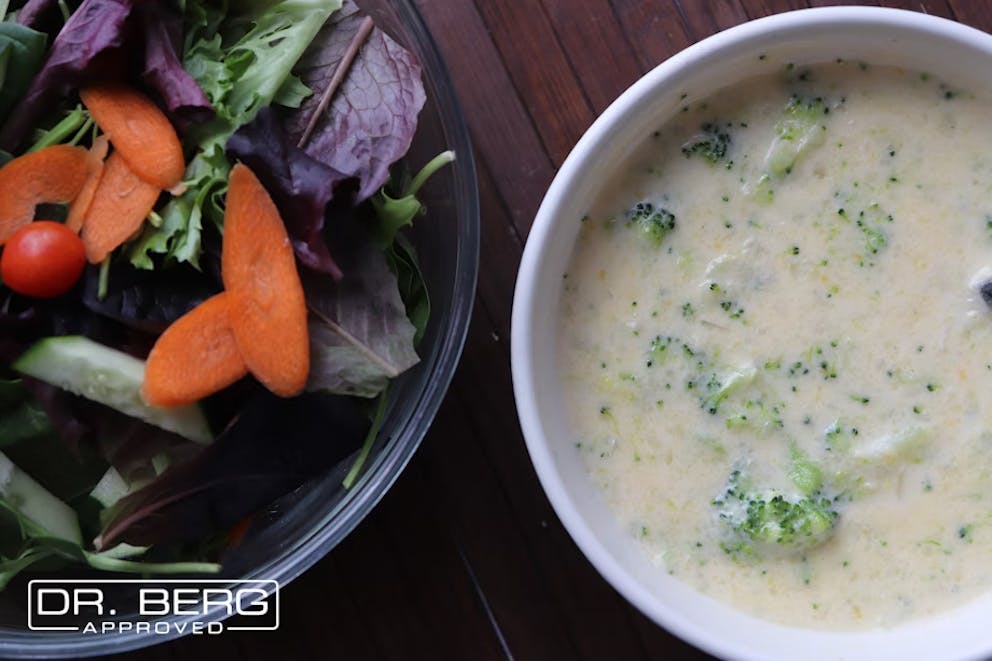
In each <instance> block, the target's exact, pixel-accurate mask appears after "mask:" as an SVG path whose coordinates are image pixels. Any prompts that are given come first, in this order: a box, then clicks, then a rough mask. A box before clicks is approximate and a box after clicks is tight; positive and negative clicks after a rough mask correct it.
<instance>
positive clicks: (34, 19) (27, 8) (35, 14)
mask: <svg viewBox="0 0 992 661" xmlns="http://www.w3.org/2000/svg"><path fill="white" fill-rule="evenodd" d="M58 14H59V2H58V0H28V1H27V2H25V3H24V6H23V7H21V9H20V10H19V11H18V12H17V22H18V23H20V24H21V25H23V26H25V27H29V28H31V29H32V30H40V31H42V32H45V31H46V30H45V28H46V26H48V25H51V24H52V23H53V22H54V21H55V19H56V17H57V16H58Z"/></svg>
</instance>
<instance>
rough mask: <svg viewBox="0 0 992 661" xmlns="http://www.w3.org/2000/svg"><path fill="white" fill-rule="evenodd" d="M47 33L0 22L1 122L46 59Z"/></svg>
mask: <svg viewBox="0 0 992 661" xmlns="http://www.w3.org/2000/svg"><path fill="white" fill-rule="evenodd" d="M47 45H48V37H47V36H45V34H44V33H41V32H36V31H34V30H32V29H31V28H28V27H24V26H23V25H18V24H16V23H7V22H4V23H0V122H2V121H3V120H4V119H5V118H6V117H7V115H8V114H10V111H11V110H12V109H13V108H14V106H15V104H16V103H17V101H18V100H19V99H20V98H21V96H22V95H23V94H24V93H25V92H26V91H27V89H28V85H30V84H31V78H32V76H34V74H35V73H36V72H37V71H38V69H40V68H41V63H42V61H43V60H44V59H45V47H46V46H47Z"/></svg>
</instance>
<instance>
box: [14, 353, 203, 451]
mask: <svg viewBox="0 0 992 661" xmlns="http://www.w3.org/2000/svg"><path fill="white" fill-rule="evenodd" d="M13 368H14V369H15V370H17V371H18V372H21V373H23V374H27V375H28V376H33V377H34V378H36V379H41V380H42V381H45V382H46V383H50V384H52V385H53V386H57V387H59V388H62V389H63V390H68V391H69V392H71V393H74V394H76V395H81V396H82V397H85V398H86V399H91V400H93V401H94V402H99V403H100V404H106V405H107V406H109V407H111V408H114V409H117V410H118V411H120V412H121V413H124V414H126V415H129V416H131V417H134V418H139V419H141V420H144V421H145V422H147V423H149V424H152V425H155V426H156V427H161V428H162V429H166V430H168V431H171V432H175V433H177V434H179V435H180V436H184V437H186V438H188V439H190V440H191V441H196V442H198V443H209V442H210V441H211V440H213V436H212V434H211V433H210V426H209V425H208V424H207V418H206V416H204V415H203V410H202V409H201V408H200V407H199V406H198V405H196V404H190V405H187V406H176V407H171V408H161V407H157V406H149V405H148V404H146V403H145V401H144V400H143V399H142V398H141V384H142V383H143V382H144V380H145V362H144V361H143V360H139V359H137V358H135V357H134V356H129V355H128V354H126V353H124V352H122V351H117V350H116V349H111V348H110V347H107V346H104V345H102V344H99V343H98V342H94V341H93V340H91V339H89V338H86V337H82V336H78V335H69V336H66V337H48V338H45V339H43V340H39V341H38V342H36V343H35V344H34V346H32V347H31V348H30V349H28V350H27V351H26V352H25V353H24V355H23V356H21V357H20V358H19V359H18V360H17V361H16V362H15V363H14V364H13Z"/></svg>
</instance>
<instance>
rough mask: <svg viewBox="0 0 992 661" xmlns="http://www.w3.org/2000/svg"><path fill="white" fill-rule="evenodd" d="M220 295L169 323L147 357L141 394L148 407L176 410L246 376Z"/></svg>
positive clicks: (225, 303)
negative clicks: (170, 407)
mask: <svg viewBox="0 0 992 661" xmlns="http://www.w3.org/2000/svg"><path fill="white" fill-rule="evenodd" d="M228 304H229V297H228V295H227V293H225V292H221V293H220V294H217V295H215V296H212V297H210V298H208V299H207V300H205V301H204V302H203V303H200V304H199V305H198V306H196V307H195V308H193V309H192V310H190V311H189V312H187V313H186V314H185V315H183V316H182V317H180V318H179V319H177V320H176V321H174V322H173V323H172V324H171V325H170V326H169V327H168V328H166V329H165V332H164V333H162V335H161V336H159V338H158V340H157V341H156V342H155V346H154V347H152V350H151V353H150V354H148V361H147V363H146V364H145V381H144V383H143V384H142V396H143V397H144V398H145V401H146V402H148V403H149V404H151V405H152V406H179V405H181V404H190V403H192V402H195V401H197V400H200V399H203V398H204V397H206V396H207V395H212V394H213V393H215V392H217V391H218V390H221V389H222V388H226V387H227V386H229V385H231V384H232V383H234V382H235V381H237V380H238V379H240V378H241V377H243V376H244V375H246V374H247V373H248V368H247V367H245V361H244V359H242V358H241V352H240V351H239V350H238V344H237V342H236V341H235V339H234V332H233V331H232V330H231V322H230V318H229V316H228V311H229V305H228Z"/></svg>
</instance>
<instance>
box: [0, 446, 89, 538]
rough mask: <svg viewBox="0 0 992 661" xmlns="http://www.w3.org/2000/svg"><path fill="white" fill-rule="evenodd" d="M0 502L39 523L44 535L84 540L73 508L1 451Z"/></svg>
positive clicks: (28, 519)
mask: <svg viewBox="0 0 992 661" xmlns="http://www.w3.org/2000/svg"><path fill="white" fill-rule="evenodd" d="M0 503H2V504H3V505H4V506H6V507H9V508H10V509H11V510H13V511H14V512H16V513H17V514H18V515H19V516H21V517H22V520H24V519H26V520H27V522H28V523H29V524H33V525H34V526H37V528H38V530H37V531H35V532H37V533H39V534H42V535H47V536H51V537H58V538H59V539H64V540H67V541H70V542H72V543H74V544H80V545H82V543H83V535H82V533H81V532H80V530H79V519H78V518H77V517H76V513H75V512H74V511H73V509H72V508H71V507H69V506H68V505H66V504H65V503H63V502H62V501H61V500H59V499H58V498H56V497H55V496H53V495H52V494H51V493H50V492H49V491H48V489H46V488H45V487H43V486H41V485H40V484H38V483H37V482H35V481H34V479H33V478H32V477H31V476H30V475H28V474H27V473H25V472H24V471H22V470H21V469H20V468H18V467H17V466H15V465H14V462H12V461H11V460H10V459H8V458H7V455H5V454H4V453H2V452H0Z"/></svg>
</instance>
